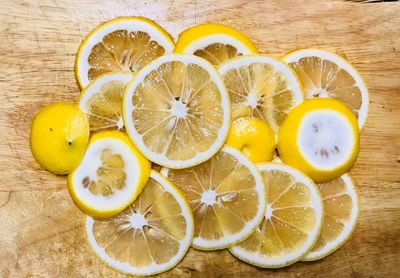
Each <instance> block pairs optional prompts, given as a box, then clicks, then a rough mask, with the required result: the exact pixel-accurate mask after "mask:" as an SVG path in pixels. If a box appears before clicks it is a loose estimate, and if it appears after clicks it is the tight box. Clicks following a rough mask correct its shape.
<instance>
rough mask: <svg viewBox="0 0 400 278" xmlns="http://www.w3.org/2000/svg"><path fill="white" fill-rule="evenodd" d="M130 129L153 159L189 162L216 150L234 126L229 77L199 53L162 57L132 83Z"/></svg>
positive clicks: (127, 111) (127, 100)
mask: <svg viewBox="0 0 400 278" xmlns="http://www.w3.org/2000/svg"><path fill="white" fill-rule="evenodd" d="M123 117H124V123H125V128H126V131H127V133H128V134H129V136H130V138H131V139H132V141H133V142H134V143H135V145H136V146H137V147H138V148H139V149H140V151H141V152H142V153H143V154H144V155H145V156H146V157H147V158H149V159H150V160H151V161H153V162H155V163H157V164H159V165H162V166H166V167H169V168H187V167H190V166H194V165H197V164H200V163H201V162H203V161H205V160H207V159H209V158H210V157H211V156H213V155H214V154H215V153H216V152H217V151H218V150H219V149H220V148H221V147H222V145H223V143H224V141H225V139H226V137H227V135H228V131H229V125H230V104H229V96H228V93H227V91H226V88H225V85H224V82H223V80H222V78H221V77H220V75H219V74H218V72H217V71H216V69H215V68H214V67H213V66H212V65H211V64H210V63H209V62H207V61H206V60H204V59H202V58H199V57H196V56H193V55H180V54H171V55H166V56H163V57H160V58H158V59H156V60H155V61H153V62H152V63H150V64H149V65H147V66H146V67H145V68H143V69H142V70H141V71H140V72H138V73H137V75H136V77H135V78H134V80H133V81H132V82H131V83H130V84H129V85H128V87H127V88H126V92H125V96H124V101H123Z"/></svg>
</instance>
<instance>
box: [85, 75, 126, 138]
mask: <svg viewBox="0 0 400 278" xmlns="http://www.w3.org/2000/svg"><path fill="white" fill-rule="evenodd" d="M132 78H133V74H130V73H120V72H119V73H106V74H103V75H101V76H100V77H98V78H96V79H95V80H94V81H92V82H91V83H90V84H89V85H88V86H86V87H85V89H83V90H82V93H81V95H80V96H79V100H78V104H79V107H80V108H81V110H82V111H83V112H85V114H86V115H87V116H88V119H89V124H90V131H91V132H96V131H100V130H105V129H117V130H121V131H122V130H124V122H123V120H122V97H123V95H124V91H125V87H126V84H127V83H128V82H129V81H130V80H131V79H132Z"/></svg>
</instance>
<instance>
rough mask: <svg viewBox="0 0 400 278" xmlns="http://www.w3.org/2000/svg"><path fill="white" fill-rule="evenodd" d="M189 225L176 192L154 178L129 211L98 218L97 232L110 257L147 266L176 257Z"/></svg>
mask: <svg viewBox="0 0 400 278" xmlns="http://www.w3.org/2000/svg"><path fill="white" fill-rule="evenodd" d="M186 225H187V223H186V220H185V218H184V217H183V215H182V209H181V207H180V205H179V203H178V202H177V200H176V199H175V198H174V196H173V195H171V194H170V193H169V192H167V191H165V189H164V188H163V187H162V186H161V185H160V184H159V183H158V182H157V181H155V180H154V179H150V180H149V181H148V182H147V184H146V186H145V187H144V189H143V191H142V193H141V194H140V195H139V197H138V198H137V199H136V200H135V202H134V203H133V204H132V205H131V206H130V207H128V208H127V209H126V210H125V211H123V212H122V213H120V214H118V215H117V216H115V217H113V218H110V219H107V220H96V221H95V223H94V225H93V234H94V237H95V238H96V241H97V243H98V244H99V246H100V247H101V248H104V251H105V252H106V253H107V255H108V256H109V257H111V258H113V259H115V260H117V261H119V262H121V263H128V264H130V265H131V266H134V267H138V268H143V267H146V266H148V265H150V264H152V263H155V264H163V263H166V262H168V261H169V260H170V259H171V258H172V257H174V256H175V255H176V254H177V253H178V251H179V247H180V241H182V240H183V239H184V238H185V233H186Z"/></svg>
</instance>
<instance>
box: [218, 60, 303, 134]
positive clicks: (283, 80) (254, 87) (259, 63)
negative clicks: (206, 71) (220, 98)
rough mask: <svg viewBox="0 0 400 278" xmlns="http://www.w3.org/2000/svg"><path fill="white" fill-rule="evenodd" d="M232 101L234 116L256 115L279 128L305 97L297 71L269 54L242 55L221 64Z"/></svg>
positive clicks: (273, 126) (276, 128) (236, 117)
mask: <svg viewBox="0 0 400 278" xmlns="http://www.w3.org/2000/svg"><path fill="white" fill-rule="evenodd" d="M219 72H220V74H221V75H222V77H223V79H224V81H225V84H226V87H227V89H228V92H229V96H230V100H231V105H232V119H233V120H236V119H238V118H241V117H249V116H250V117H257V118H261V119H263V120H265V121H266V122H268V123H269V125H270V126H271V127H272V129H273V130H274V131H275V132H277V130H278V128H279V126H280V124H281V123H282V121H283V120H284V118H285V117H286V115H287V114H288V113H289V111H290V110H291V109H292V108H293V107H294V106H296V105H297V104H299V103H301V102H302V101H303V99H304V97H303V91H302V88H301V85H300V82H299V81H298V79H297V77H296V75H295V73H294V72H293V70H292V69H290V67H289V66H287V65H286V64H285V63H283V62H280V61H278V60H276V59H274V58H271V57H267V56H243V57H237V58H235V59H232V60H231V61H228V62H226V63H225V64H223V65H221V66H220V68H219Z"/></svg>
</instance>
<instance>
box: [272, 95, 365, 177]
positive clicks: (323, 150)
mask: <svg viewBox="0 0 400 278" xmlns="http://www.w3.org/2000/svg"><path fill="white" fill-rule="evenodd" d="M359 137H360V135H359V129H358V124H357V119H356V117H355V116H354V113H353V112H352V111H351V110H350V109H349V108H348V107H347V106H346V105H344V104H343V103H341V102H340V101H338V100H335V99H329V98H316V99H310V100H306V101H305V102H304V103H302V104H300V105H298V106H297V107H296V108H294V109H293V110H292V112H291V113H290V114H289V116H288V117H287V118H286V119H285V121H284V122H283V124H282V126H281V128H280V130H279V134H278V151H279V155H280V158H281V159H282V161H283V162H284V163H286V164H289V165H291V166H294V167H296V168H297V169H299V170H301V171H302V172H303V173H305V174H307V175H308V176H309V177H311V178H312V179H313V180H314V181H316V182H327V181H330V180H333V179H334V178H337V177H339V176H341V175H342V174H344V173H345V172H347V171H348V170H349V169H350V168H351V167H352V166H353V164H354V162H355V161H356V159H357V155H358V150H359V140H360V138H359Z"/></svg>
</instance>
